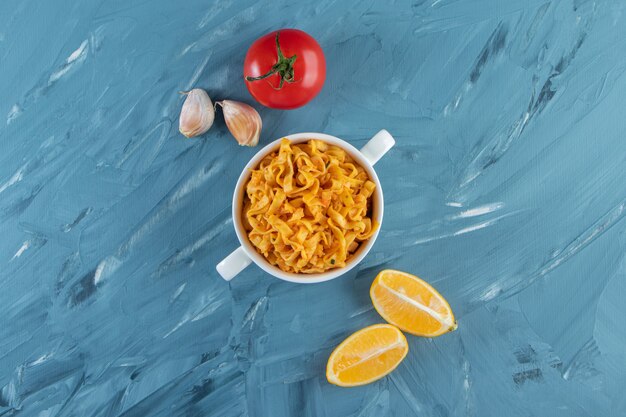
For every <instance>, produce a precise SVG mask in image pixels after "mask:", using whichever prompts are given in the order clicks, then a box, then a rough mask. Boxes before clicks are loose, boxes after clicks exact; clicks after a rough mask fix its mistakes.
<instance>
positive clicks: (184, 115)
mask: <svg viewBox="0 0 626 417" xmlns="http://www.w3.org/2000/svg"><path fill="white" fill-rule="evenodd" d="M182 94H186V95H187V98H185V102H184V103H183V108H182V109H181V110H180V119H179V123H178V130H180V133H182V134H183V135H185V136H186V137H188V138H192V137H194V136H198V135H201V134H203V133H205V132H206V131H207V130H209V129H210V128H211V126H212V125H213V120H215V109H214V108H213V103H212V102H211V99H210V98H209V95H208V94H207V92H206V91H204V90H202V89H201V88H194V89H193V90H191V91H186V92H183V93H182Z"/></svg>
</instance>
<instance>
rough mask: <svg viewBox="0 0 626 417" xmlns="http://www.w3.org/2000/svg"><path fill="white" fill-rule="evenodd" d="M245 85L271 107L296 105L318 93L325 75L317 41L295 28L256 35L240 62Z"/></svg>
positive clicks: (293, 107)
mask: <svg viewBox="0 0 626 417" xmlns="http://www.w3.org/2000/svg"><path fill="white" fill-rule="evenodd" d="M243 75H244V77H245V80H246V81H245V83H246V87H248V91H250V94H252V97H254V98H255V100H256V101H258V102H259V103H261V104H262V105H264V106H267V107H271V108H273V109H295V108H296V107H301V106H304V105H305V104H306V103H308V102H309V101H311V100H312V99H313V97H315V96H316V95H317V93H319V92H320V90H321V89H322V86H323V85H324V80H325V79H326V60H325V59H324V53H323V52H322V48H320V46H319V44H318V43H317V42H316V41H315V39H313V38H312V37H311V36H309V35H308V34H307V33H305V32H303V31H301V30H298V29H281V30H278V31H275V32H271V33H268V34H267V35H265V36H262V37H260V38H259V39H257V40H256V41H255V42H254V43H253V44H252V46H250V49H248V53H247V54H246V59H245V61H244V64H243Z"/></svg>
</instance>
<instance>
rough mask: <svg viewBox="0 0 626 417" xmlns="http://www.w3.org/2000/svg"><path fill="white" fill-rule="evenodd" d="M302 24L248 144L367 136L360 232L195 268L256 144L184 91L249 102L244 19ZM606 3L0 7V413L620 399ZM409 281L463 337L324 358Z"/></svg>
mask: <svg viewBox="0 0 626 417" xmlns="http://www.w3.org/2000/svg"><path fill="white" fill-rule="evenodd" d="M282 27H297V28H300V29H303V30H305V31H307V32H309V33H310V34H312V35H313V36H314V37H315V38H316V39H317V40H318V41H319V42H320V44H321V45H322V47H323V49H324V51H325V53H326V57H327V62H328V64H327V65H328V77H327V82H326V85H325V87H324V89H323V90H322V92H321V93H320V95H319V96H318V97H317V98H316V99H315V100H314V101H313V102H311V103H310V104H309V105H307V106H306V107H304V108H301V109H298V110H294V111H289V112H284V111H276V110H270V109H265V108H263V109H261V108H260V106H257V107H259V110H260V113H261V115H262V117H263V121H264V130H263V133H262V137H261V145H263V144H266V143H268V142H269V141H270V140H273V139H275V138H278V137H280V136H281V135H285V134H289V133H295V132H302V131H319V132H326V133H330V134H333V135H336V136H339V137H342V138H344V139H346V140H348V141H350V142H351V143H353V144H354V145H355V146H361V145H363V144H364V143H365V142H366V140H367V138H368V137H369V136H371V135H372V134H374V133H375V132H376V131H378V130H379V129H381V128H386V129H388V130H389V131H390V132H391V133H392V134H393V135H394V136H395V137H396V140H397V146H396V147H395V148H394V149H393V150H392V151H391V152H390V153H389V154H388V155H387V156H386V157H385V158H384V159H383V160H381V162H379V164H378V165H377V171H378V173H379V176H380V178H381V181H382V184H383V188H384V190H385V197H386V209H385V222H384V224H383V227H382V230H381V234H380V236H379V239H378V241H377V243H376V245H375V247H374V249H373V250H372V252H371V253H370V254H369V256H368V257H367V258H366V260H365V261H364V262H363V263H362V264H361V265H360V267H359V268H356V269H355V270H353V271H351V272H350V273H348V274H347V275H345V276H343V277H342V278H340V279H337V280H334V281H331V282H327V283H323V284H318V285H307V286H304V285H295V284H290V283H287V282H282V281H279V280H277V279H274V278H271V277H269V276H267V275H266V274H264V273H262V272H261V271H260V270H259V269H258V268H257V267H255V266H251V267H249V268H248V269H247V270H245V271H244V273H242V274H241V276H239V277H237V278H236V279H235V280H233V281H232V282H231V283H226V282H224V281H223V280H221V279H220V278H219V276H218V275H217V273H216V271H215V268H214V266H215V264H216V263H217V262H218V261H219V260H220V259H222V258H223V257H224V256H225V255H226V254H227V253H229V251H230V250H232V249H234V248H235V246H236V245H237V242H236V237H235V234H234V232H233V227H232V221H231V219H230V201H231V192H232V188H233V186H234V184H235V181H236V179H237V177H238V175H239V172H240V170H241V168H242V167H243V166H244V165H245V163H246V162H247V160H248V159H249V158H250V157H251V156H252V155H253V154H254V153H255V151H256V150H255V149H249V148H241V147H239V146H238V145H237V144H236V143H235V141H234V140H233V139H232V138H230V136H229V134H228V131H227V130H226V128H225V126H224V123H223V120H222V119H221V116H219V117H218V120H217V122H216V125H215V126H214V127H213V128H212V129H211V130H210V131H209V132H208V133H207V134H206V135H204V136H203V137H202V138H200V139H194V140H186V139H184V138H183V137H182V136H181V135H180V134H179V133H178V112H179V109H180V107H181V104H182V97H181V96H180V95H179V94H178V91H180V90H186V89H190V88H192V87H201V88H205V89H207V90H208V91H209V93H210V95H211V96H212V97H213V98H216V99H220V98H230V99H236V100H243V101H246V102H249V103H252V99H251V97H250V96H249V94H248V93H247V91H246V89H245V87H244V85H243V82H242V79H241V78H242V77H241V76H242V62H243V57H244V54H245V52H246V49H247V47H248V46H249V45H250V44H251V42H252V41H253V40H254V39H255V38H256V37H258V36H260V35H262V34H264V33H266V32H269V31H271V30H274V29H278V28H282ZM625 51H626V3H624V2H622V1H582V0H566V1H559V2H557V1H555V2H549V1H545V0H541V1H536V0H526V1H523V2H517V1H501V0H482V1H474V0H456V1H454V0H428V1H414V2H405V1H398V2H394V3H388V2H380V1H375V0H368V1H351V2H348V1H329V0H320V1H316V2H307V3H304V2H290V1H285V0H281V1H274V2H257V1H249V0H243V1H236V2H235V1H232V0H222V1H219V2H212V1H199V0H187V1H184V2H173V1H169V2H168V1H132V2H131V1H127V0H109V1H95V0H84V1H75V2H69V1H68V2H62V1H61V2H52V1H37V0H19V1H18V0H7V1H3V2H1V3H0V68H1V69H2V71H1V74H2V75H1V77H0V233H1V235H2V238H1V239H0V416H14V415H20V416H21V415H24V416H42V417H43V416H122V415H123V416H272V417H281V416H325V417H335V416H339V417H344V416H354V417H356V416H360V417H366V416H377V417H380V416H414V415H419V416H438V417H441V416H503V415H506V416H512V417H515V416H567V417H572V416H624V415H626V398H625V397H624V395H623V392H624V390H625V389H626V349H624V347H625V346H626V324H625V323H626V322H625V320H624V317H626V303H624V299H625V297H626V220H624V217H626V136H625V132H626V125H625V122H624V121H625V120H626V119H625V116H624V114H625V109H626V75H625V71H626V52H625ZM389 267H391V268H396V269H402V270H406V271H410V272H412V273H415V274H417V275H419V276H421V277H422V278H424V279H426V280H428V281H429V282H431V283H433V284H434V285H435V286H436V287H437V288H438V289H439V290H440V291H441V292H442V293H443V294H444V295H445V296H446V298H448V300H449V301H450V303H451V305H452V307H453V308H454V310H455V312H456V315H457V317H458V321H459V329H458V331H456V332H454V333H451V334H448V335H445V336H442V337H440V338H437V339H434V340H429V339H423V338H416V337H409V344H410V352H409V355H408V357H407V359H406V360H405V361H404V362H403V363H402V364H401V365H400V367H399V368H398V369H397V370H396V371H395V372H394V373H392V374H391V375H390V376H388V377H386V378H384V379H383V380H380V381H378V382H376V383H373V384H371V385H368V386H365V387H360V388H354V389H342V388H338V387H334V386H331V385H329V384H328V383H327V382H326V380H325V377H324V367H325V363H326V359H327V357H328V354H329V353H330V351H331V350H332V349H333V347H334V346H336V345H337V343H339V342H340V341H341V340H342V339H343V338H344V337H346V336H347V335H348V334H350V333H351V332H353V331H355V330H357V329H360V328H362V327H364V326H366V325H369V324H373V323H378V322H381V321H382V320H381V318H380V317H379V316H378V315H377V313H376V312H375V311H374V310H373V308H372V306H371V303H370V301H369V297H368V288H369V286H370V283H371V281H372V279H373V278H374V276H375V275H376V273H377V272H378V271H379V270H381V269H382V268H389Z"/></svg>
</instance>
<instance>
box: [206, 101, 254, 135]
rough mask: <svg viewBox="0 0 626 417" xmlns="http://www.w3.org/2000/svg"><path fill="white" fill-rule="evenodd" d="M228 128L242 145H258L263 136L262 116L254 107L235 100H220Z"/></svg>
mask: <svg viewBox="0 0 626 417" xmlns="http://www.w3.org/2000/svg"><path fill="white" fill-rule="evenodd" d="M217 104H219V105H220V106H222V111H223V112H224V120H225V121H226V126H228V130H230V133H231V134H232V135H233V136H234V137H235V140H237V142H238V143H239V145H242V146H256V145H257V144H258V143H259V137H260V136H261V128H262V127H263V123H262V122H261V116H259V113H258V112H257V111H256V110H255V109H254V107H252V106H250V105H248V104H246V103H240V102H238V101H233V100H222V101H218V102H217Z"/></svg>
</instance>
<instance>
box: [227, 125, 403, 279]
mask: <svg viewBox="0 0 626 417" xmlns="http://www.w3.org/2000/svg"><path fill="white" fill-rule="evenodd" d="M285 137H286V138H287V139H289V140H290V141H291V142H292V143H302V142H307V141H309V140H311V139H318V140H322V141H324V142H326V143H330V144H332V145H336V146H339V147H340V148H342V149H343V150H345V151H346V152H347V153H348V154H349V155H350V156H352V158H354V160H355V161H356V162H357V163H358V164H359V165H360V166H362V167H363V169H365V171H366V172H367V174H368V176H369V177H370V179H371V180H372V181H373V182H374V183H375V184H376V190H375V191H374V194H373V195H372V220H373V221H374V222H376V223H378V228H377V229H376V231H375V232H374V234H373V235H372V237H370V238H369V239H368V240H367V241H365V242H364V243H363V244H361V245H360V247H359V249H357V251H356V252H355V253H354V254H353V255H352V257H351V258H350V260H349V261H348V262H347V264H346V266H344V267H342V268H336V269H330V270H328V271H327V272H322V273H317V274H296V273H292V272H284V271H283V270H281V269H280V268H278V267H277V266H274V265H271V264H270V263H269V262H267V260H266V259H265V258H264V257H263V255H261V254H260V253H258V252H257V251H256V250H255V248H254V247H253V246H252V244H251V243H250V241H249V240H248V236H247V235H246V232H245V230H244V228H243V225H242V222H241V217H242V215H243V209H242V205H243V197H244V193H245V186H246V183H247V182H248V179H249V178H250V173H251V171H252V170H253V169H255V168H256V167H257V166H258V165H259V162H261V160H262V159H263V158H264V157H265V156H266V155H267V154H269V153H271V152H273V151H277V150H278V148H279V147H280V141H281V139H282V138H280V139H277V140H275V141H274V142H272V143H270V144H269V145H267V146H265V147H264V148H263V149H261V150H260V151H259V152H257V154H256V155H254V157H253V158H252V159H251V160H250V162H248V163H247V164H246V166H245V168H244V169H243V172H242V173H241V175H240V176H239V180H238V181H237V185H236V186H235V192H234V194H233V224H234V226H235V233H237V238H238V239H239V242H240V243H241V246H239V247H238V248H237V249H235V251H234V252H232V253H231V254H230V255H228V256H227V257H226V258H224V260H223V261H222V262H220V263H219V264H217V267H216V269H217V272H219V274H220V275H221V276H222V278H224V279H225V280H227V281H230V280H231V279H233V278H234V277H235V276H236V275H237V274H239V273H240V272H241V271H242V270H243V269H244V268H246V267H247V266H248V265H250V263H252V262H254V263H255V264H257V266H258V267H259V268H261V269H262V270H264V271H265V272H267V273H268V274H270V275H273V276H275V277H276V278H280V279H282V280H285V281H290V282H297V283H300V284H313V283H316V282H323V281H328V280H331V279H333V278H337V277H338V276H340V275H343V274H345V273H346V272H348V271H349V270H351V269H352V268H354V267H355V266H356V265H357V264H358V263H359V262H361V261H362V260H363V258H364V257H365V256H366V255H367V253H368V252H369V251H370V249H371V248H372V246H373V245H374V242H375V241H376V238H377V237H378V232H379V231H380V227H381V225H382V223H383V212H384V199H383V190H382V187H381V186H380V181H379V180H378V175H376V171H374V164H376V162H378V160H379V159H380V158H381V157H382V156H383V155H384V154H385V153H386V152H387V151H388V150H389V149H391V148H392V147H393V145H394V144H395V141H394V139H393V137H392V136H391V135H390V134H389V132H387V131H386V130H384V129H383V130H381V131H380V132H378V133H377V134H376V135H374V137H372V139H370V140H369V142H367V144H366V145H365V146H364V147H363V148H361V150H360V151H359V150H357V149H356V148H355V147H354V146H352V145H350V144H349V143H348V142H346V141H344V140H341V139H339V138H336V137H334V136H330V135H326V134H323V133H296V134H293V135H289V136H285Z"/></svg>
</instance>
